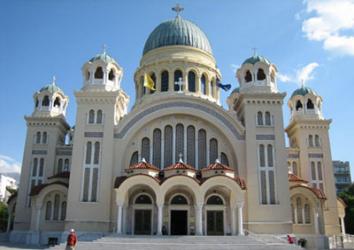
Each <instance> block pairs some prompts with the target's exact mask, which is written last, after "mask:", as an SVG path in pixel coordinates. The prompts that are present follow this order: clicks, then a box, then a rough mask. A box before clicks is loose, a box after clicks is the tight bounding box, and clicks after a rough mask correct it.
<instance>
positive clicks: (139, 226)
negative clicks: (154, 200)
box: [134, 209, 151, 235]
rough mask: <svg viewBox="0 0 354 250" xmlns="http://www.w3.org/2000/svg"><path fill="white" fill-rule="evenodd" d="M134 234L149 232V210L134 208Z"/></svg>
mask: <svg viewBox="0 0 354 250" xmlns="http://www.w3.org/2000/svg"><path fill="white" fill-rule="evenodd" d="M134 234H140V235H142V234H151V210H147V209H136V210H135V213H134Z"/></svg>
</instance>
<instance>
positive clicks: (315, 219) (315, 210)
mask: <svg viewBox="0 0 354 250" xmlns="http://www.w3.org/2000/svg"><path fill="white" fill-rule="evenodd" d="M313 220H314V221H313V223H314V225H315V234H319V233H320V230H319V227H318V224H319V214H318V212H317V208H314V209H313Z"/></svg>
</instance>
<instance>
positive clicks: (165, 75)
mask: <svg viewBox="0 0 354 250" xmlns="http://www.w3.org/2000/svg"><path fill="white" fill-rule="evenodd" d="M168 82H169V80H168V71H166V70H165V71H163V72H162V73H161V92H165V91H168Z"/></svg>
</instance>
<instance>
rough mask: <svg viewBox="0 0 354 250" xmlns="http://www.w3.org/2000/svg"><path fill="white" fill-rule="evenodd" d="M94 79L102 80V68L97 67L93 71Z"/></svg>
mask: <svg viewBox="0 0 354 250" xmlns="http://www.w3.org/2000/svg"><path fill="white" fill-rule="evenodd" d="M95 78H96V79H102V78H103V70H102V67H97V69H96V71H95Z"/></svg>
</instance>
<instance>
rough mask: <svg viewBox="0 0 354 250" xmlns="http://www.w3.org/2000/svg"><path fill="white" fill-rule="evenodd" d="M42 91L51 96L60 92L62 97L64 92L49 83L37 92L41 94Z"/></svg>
mask: <svg viewBox="0 0 354 250" xmlns="http://www.w3.org/2000/svg"><path fill="white" fill-rule="evenodd" d="M43 91H48V92H49V93H51V94H53V93H55V92H60V93H61V94H63V95H64V92H63V91H62V90H61V89H60V88H59V87H58V86H57V85H56V84H53V83H50V84H48V85H45V86H44V87H42V88H41V89H40V90H39V92H43Z"/></svg>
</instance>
